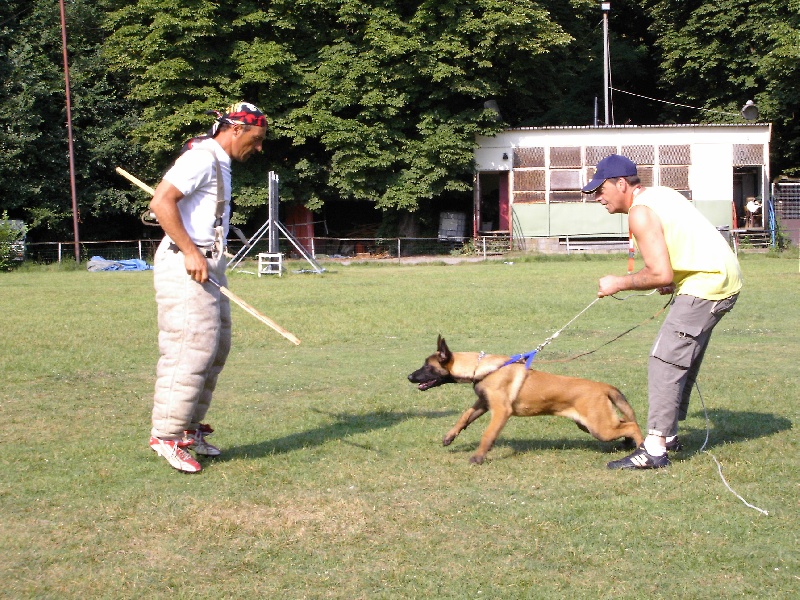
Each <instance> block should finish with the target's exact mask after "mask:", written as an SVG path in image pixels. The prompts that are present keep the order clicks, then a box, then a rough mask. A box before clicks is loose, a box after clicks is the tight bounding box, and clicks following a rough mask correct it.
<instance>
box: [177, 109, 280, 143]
mask: <svg viewBox="0 0 800 600" xmlns="http://www.w3.org/2000/svg"><path fill="white" fill-rule="evenodd" d="M206 114H207V115H216V116H217V120H216V121H215V122H214V125H212V127H211V129H209V130H208V133H206V134H205V135H201V136H197V137H194V138H192V139H190V140H189V141H187V142H186V144H184V146H183V148H182V150H181V152H185V151H186V150H188V149H190V148H191V147H192V146H193V145H194V144H195V143H196V142H199V141H201V140H205V139H208V138H213V137H216V136H217V133H219V128H220V125H222V124H223V123H224V124H226V125H255V126H256V127H266V126H267V117H266V116H264V113H262V112H261V111H260V110H259V109H258V107H256V106H255V105H254V104H250V103H249V102H237V103H236V104H232V105H231V106H229V107H228V110H227V112H225V113H221V112H219V111H218V110H207V111H206Z"/></svg>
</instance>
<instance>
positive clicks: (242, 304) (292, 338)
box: [208, 278, 300, 346]
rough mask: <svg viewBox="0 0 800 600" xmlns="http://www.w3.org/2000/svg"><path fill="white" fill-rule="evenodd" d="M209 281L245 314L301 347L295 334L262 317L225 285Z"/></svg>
mask: <svg viewBox="0 0 800 600" xmlns="http://www.w3.org/2000/svg"><path fill="white" fill-rule="evenodd" d="M208 280H209V281H210V282H211V283H213V284H214V285H215V286H217V287H218V288H219V291H220V292H221V293H222V294H223V295H224V296H227V297H228V298H229V299H230V300H231V302H235V303H236V304H238V305H239V306H240V307H241V308H242V309H243V310H244V311H245V312H247V313H250V315H252V316H254V317H255V318H256V319H258V320H259V321H261V322H262V323H264V325H269V326H270V327H272V328H273V329H274V330H275V331H277V332H278V333H280V334H281V335H282V336H283V337H285V338H286V339H287V340H289V341H290V342H292V343H293V344H294V345H295V346H299V345H300V340H299V339H297V338H296V337H295V336H294V334H292V333H291V332H289V331H286V330H285V329H284V328H283V327H281V326H280V325H278V324H277V323H276V322H275V321H273V320H272V319H270V318H269V317H266V316H264V315H262V314H261V313H260V312H258V311H257V310H256V309H255V308H253V307H252V306H250V305H249V304H248V303H247V302H245V301H244V300H242V299H241V298H239V296H237V295H236V294H234V293H233V292H232V291H230V290H229V289H228V288H226V287H225V286H224V285H220V283H219V282H217V281H215V280H214V279H211V278H209V279H208Z"/></svg>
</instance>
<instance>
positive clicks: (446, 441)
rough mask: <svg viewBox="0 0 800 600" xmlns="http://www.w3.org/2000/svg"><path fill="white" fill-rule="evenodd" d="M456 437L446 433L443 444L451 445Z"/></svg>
mask: <svg viewBox="0 0 800 600" xmlns="http://www.w3.org/2000/svg"><path fill="white" fill-rule="evenodd" d="M454 439H456V436H454V435H446V436H444V438H443V439H442V446H449V445H450V444H452V443H453V440H454Z"/></svg>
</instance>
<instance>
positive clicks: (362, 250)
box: [25, 237, 511, 264]
mask: <svg viewBox="0 0 800 600" xmlns="http://www.w3.org/2000/svg"><path fill="white" fill-rule="evenodd" d="M300 242H301V243H303V245H304V247H305V248H306V250H307V251H308V252H310V253H311V255H312V256H314V257H315V258H317V259H360V258H402V257H414V256H453V255H475V254H481V253H483V254H487V255H488V254H492V255H497V254H503V253H505V252H508V251H509V250H511V241H510V238H509V237H484V238H476V239H471V238H329V237H315V238H308V239H303V240H300ZM159 243H161V239H160V238H159V239H140V240H112V241H97V242H94V241H83V242H80V243H79V253H80V260H81V262H83V261H87V260H90V259H91V258H93V257H95V256H98V257H102V258H103V259H105V260H129V259H132V258H138V259H139V260H143V261H145V262H148V263H152V261H153V257H154V256H155V252H156V249H157V248H158V245H159ZM243 246H244V243H243V242H241V241H239V240H228V252H229V253H230V254H231V255H236V254H237V253H239V252H240V251H241V249H242V247H243ZM279 246H280V247H279V252H281V253H283V254H284V256H286V257H287V258H300V257H301V256H300V253H299V252H298V251H297V249H296V248H295V247H294V246H293V245H292V244H291V243H290V242H289V241H288V240H286V239H283V238H281V239H280V243H279ZM262 252H269V247H268V242H267V240H261V241H259V242H256V243H254V244H253V245H252V246H251V247H250V248H249V249H248V250H247V252H246V257H247V258H253V259H255V258H257V256H258V254H259V253H262ZM25 259H26V260H28V261H31V262H35V263H40V264H50V263H59V262H62V261H65V260H66V261H70V260H71V261H74V260H75V244H74V242H34V243H28V244H26V252H25Z"/></svg>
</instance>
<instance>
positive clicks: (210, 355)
mask: <svg viewBox="0 0 800 600" xmlns="http://www.w3.org/2000/svg"><path fill="white" fill-rule="evenodd" d="M168 246H169V239H168V238H165V239H164V241H162V242H161V245H160V246H159V247H158V250H157V251H156V257H155V264H154V284H155V289H156V303H157V304H158V348H159V352H160V354H161V356H160V358H159V360H158V365H157V368H156V386H155V395H154V399H153V428H152V431H151V435H153V436H155V437H159V438H163V439H177V438H179V437H182V436H183V432H184V431H185V430H188V429H197V427H198V426H199V425H200V423H201V422H202V421H203V419H204V418H205V416H206V413H207V412H208V408H209V406H210V405H211V396H212V394H213V392H214V388H216V385H217V378H218V377H219V374H220V372H221V371H222V368H223V367H224V366H225V361H226V359H227V358H228V353H229V352H230V348H231V305H230V301H229V300H228V298H227V297H226V296H223V295H222V294H221V293H220V291H219V288H218V287H217V286H215V285H214V284H212V283H211V282H206V283H205V284H203V285H201V284H199V283H197V282H196V281H194V280H193V279H191V278H190V277H189V275H188V274H187V273H186V267H185V265H184V262H183V253H182V252H173V251H172V250H170V249H169V247H168ZM225 266H226V259H225V257H224V256H223V257H221V258H219V259H212V258H210V259H208V269H209V276H211V277H214V279H215V280H216V281H217V282H219V284H220V285H223V286H224V285H227V279H226V277H225Z"/></svg>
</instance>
